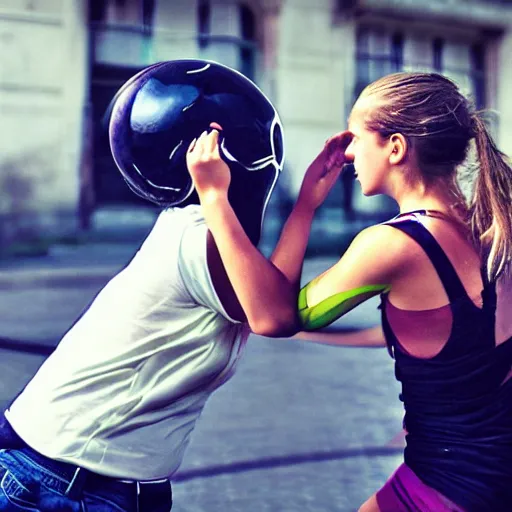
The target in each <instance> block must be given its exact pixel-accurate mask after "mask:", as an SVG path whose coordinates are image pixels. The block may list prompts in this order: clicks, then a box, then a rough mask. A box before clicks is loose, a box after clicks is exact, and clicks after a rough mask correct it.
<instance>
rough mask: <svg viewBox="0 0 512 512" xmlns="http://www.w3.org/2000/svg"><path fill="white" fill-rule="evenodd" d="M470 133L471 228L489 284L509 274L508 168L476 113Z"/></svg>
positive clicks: (511, 191)
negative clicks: (476, 167) (474, 165)
mask: <svg viewBox="0 0 512 512" xmlns="http://www.w3.org/2000/svg"><path fill="white" fill-rule="evenodd" d="M474 133H475V141H476V149H477V154H478V160H479V164H480V171H479V173H478V175H477V178H476V181H475V187H474V192H473V198H472V202H471V229H472V233H473V237H474V239H475V242H476V243H477V244H478V245H479V246H480V247H481V249H482V254H483V255H484V257H485V263H486V270H487V277H488V279H489V280H491V281H492V280H495V279H496V278H497V277H498V276H499V275H500V274H502V273H503V272H505V273H510V271H511V261H512V167H511V166H510V161H509V159H508V157H507V156H506V155H505V154H504V153H502V152H501V151H500V150H499V149H498V148H497V146H496V144H495V143H494V140H493V138H492V137H491V135H490V133H489V131H488V129H487V127H486V125H485V122H484V121H483V119H482V118H481V117H480V116H479V115H478V114H475V115H474Z"/></svg>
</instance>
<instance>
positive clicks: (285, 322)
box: [249, 311, 300, 338]
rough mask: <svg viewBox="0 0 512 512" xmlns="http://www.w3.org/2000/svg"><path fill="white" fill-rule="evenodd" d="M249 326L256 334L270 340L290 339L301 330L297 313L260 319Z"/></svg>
mask: <svg viewBox="0 0 512 512" xmlns="http://www.w3.org/2000/svg"><path fill="white" fill-rule="evenodd" d="M249 326H250V328H251V331H252V332H253V333H254V334H259V335H260V336H266V337H268V338H288V337H290V336H293V335H294V334H296V333H297V332H299V330H300V325H299V319H298V317H297V312H296V311H293V312H286V313H282V314H280V315H274V316H271V317H266V318H260V319H257V320H255V321H253V322H249Z"/></svg>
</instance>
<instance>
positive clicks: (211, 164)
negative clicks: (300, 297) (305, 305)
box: [187, 130, 341, 336]
mask: <svg viewBox="0 0 512 512" xmlns="http://www.w3.org/2000/svg"><path fill="white" fill-rule="evenodd" d="M336 163H337V162H335V158H334V157H332V155H331V154H330V153H329V152H328V151H323V152H322V153H321V154H320V155H319V156H318V157H317V159H315V161H314V162H313V164H312V165H311V166H310V168H309V169H308V171H307V174H306V177H305V179H304V183H303V187H302V189H301V194H300V196H299V200H298V201H297V204H296V206H295V208H294V211H293V213H292V214H291V216H290V219H289V220H288V221H287V223H286V225H285V228H284V230H283V234H282V236H281V238H280V241H279V243H278V246H277V249H276V251H275V252H274V254H273V256H272V259H271V260H270V261H269V260H267V259H266V258H265V257H264V256H263V255H262V254H261V253H260V252H259V251H258V249H257V248H256V247H254V246H253V245H252V243H251V241H250V240H249V238H248V237H247V235H246V233H245V232H244V230H243V228H242V226H241V225H240V222H239V221H238V218H237V217H236V215H235V213H234V211H233V209H232V207H231V205H230V203H229V201H228V196H227V190H228V187H229V181H230V173H229V168H228V167H227V165H226V164H225V163H224V162H223V161H222V159H221V158H220V155H219V150H218V132H217V131H216V130H214V131H213V132H211V133H210V134H209V135H207V134H203V135H202V136H201V137H200V138H199V139H198V141H197V143H196V144H195V145H194V144H192V145H191V148H190V149H189V152H188V154H187V164H188V167H189V171H190V173H191V176H192V178H193V180H194V184H195V187H196V190H197V192H198V194H199V197H200V200H201V205H202V209H203V213H204V216H205V219H206V222H207V225H208V228H209V230H210V232H211V234H212V236H213V239H214V241H215V245H216V247H217V248H218V253H219V255H220V258H221V260H222V263H223V266H224V268H225V271H226V275H227V277H228V278H229V281H230V283H231V285H232V287H233V289H234V291H235V293H236V296H237V298H238V301H239V303H240V305H241V307H242V309H243V311H244V312H245V316H246V318H247V321H248V323H249V325H250V327H251V329H252V330H253V332H256V333H258V334H264V335H269V336H285V335H290V334H293V333H295V332H297V330H298V329H299V321H298V315H297V294H298V282H299V279H300V271H301V267H302V261H303V258H304V253H305V250H306V246H307V240H308V237H309V231H310V227H311V222H312V219H313V215H314V211H315V209H316V208H317V207H318V206H319V205H320V204H321V202H322V201H323V199H324V198H325V196H326V195H327V193H328V192H329V190H330V188H331V187H332V185H333V184H334V182H335V181H336V179H337V177H338V175H339V171H340V167H341V166H340V165H336V166H335V164H336ZM335 167H336V168H335ZM212 254H214V252H212Z"/></svg>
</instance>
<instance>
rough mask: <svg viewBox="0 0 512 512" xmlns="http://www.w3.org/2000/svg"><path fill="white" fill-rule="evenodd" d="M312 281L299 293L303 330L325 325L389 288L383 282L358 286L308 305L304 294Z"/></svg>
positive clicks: (312, 329) (311, 329)
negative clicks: (310, 305)
mask: <svg viewBox="0 0 512 512" xmlns="http://www.w3.org/2000/svg"><path fill="white" fill-rule="evenodd" d="M312 283H313V281H311V282H309V283H308V284H307V285H306V286H304V288H302V289H301V291H300V293H299V301H298V309H299V318H300V321H301V324H302V328H303V330H305V331H314V330H316V329H320V328H322V327H325V326H326V325H329V324H331V323H332V322H334V321H335V320H337V319H338V318H340V317H341V316H343V315H344V314H345V313H348V312H349V311H350V310H351V309H354V308H355V307H356V306H358V305H359V304H361V303H362V302H364V301H366V300H368V299H371V298H372V297H375V295H378V294H379V293H382V292H385V291H388V290H389V286H388V285H384V284H375V285H366V286H360V287H359V288H354V289H353V290H349V291H346V292H342V293H336V294H335V295H331V296H330V297H328V298H327V299H324V300H323V301H321V302H319V303H318V304H316V305H315V306H312V307H309V306H308V303H307V298H306V294H307V290H308V288H309V287H310V286H311V284H312Z"/></svg>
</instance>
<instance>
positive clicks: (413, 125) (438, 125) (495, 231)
mask: <svg viewBox="0 0 512 512" xmlns="http://www.w3.org/2000/svg"><path fill="white" fill-rule="evenodd" d="M366 98H371V99H372V102H371V104H372V108H371V109H369V111H368V112H367V115H366V119H365V121H366V127H367V128H368V129H369V130H372V131H375V132H378V133H379V134H380V135H381V137H383V138H388V137H390V136H391V135H392V134H394V133H401V134H402V135H404V136H405V137H406V139H407V140H408V142H409V144H410V145H411V147H412V148H413V150H414V152H415V155H416V158H417V161H418V165H419V168H420V171H421V173H422V175H423V177H424V178H425V179H427V180H436V179H439V178H444V179H447V178H448V179H451V180H453V184H454V192H455V194H456V199H457V201H458V203H459V204H463V205H464V209H465V211H466V213H467V217H466V219H465V220H466V221H467V224H468V227H470V228H471V233H472V236H473V239H474V240H473V241H474V242H475V243H476V244H477V246H478V247H479V248H480V250H481V253H482V258H483V261H484V262H485V264H486V271H487V272H486V273H487V277H488V279H490V280H495V279H497V277H498V276H499V275H500V274H501V273H503V272H507V273H510V271H511V261H512V168H511V166H510V162H509V160H508V158H507V156H506V155H505V154H504V153H502V152H501V151H500V150H499V149H498V148H497V146H496V144H495V142H494V140H493V138H492V137H491V135H490V133H489V131H488V129H487V127H486V125H485V123H484V121H483V120H482V118H481V116H480V114H479V113H477V112H475V109H474V107H473V105H472V103H471V102H470V101H469V99H467V98H466V97H465V96H464V95H463V94H462V93H461V92H460V90H459V88H458V87H457V85H456V84H455V83H454V82H452V81H451V80H449V79H448V78H446V77H444V76H442V75H439V74H437V73H395V74H392V75H388V76H385V77H383V78H381V79H379V80H377V81H376V82H373V83H372V84H370V85H369V86H367V87H366V88H365V89H364V90H363V92H362V93H361V96H360V99H359V100H358V102H359V101H360V100H361V101H362V100H364V99H366ZM472 139H474V140H475V145H476V150H477V155H478V163H479V165H478V172H477V176H476V179H475V183H474V187H473V191H472V196H471V198H470V200H469V204H468V202H467V201H466V200H465V198H464V195H463V194H462V192H461V189H460V186H459V184H458V182H457V174H456V170H457V168H458V167H459V165H460V164H462V163H463V162H465V161H466V159H467V156H468V150H469V148H470V142H471V140H472Z"/></svg>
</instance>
